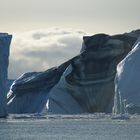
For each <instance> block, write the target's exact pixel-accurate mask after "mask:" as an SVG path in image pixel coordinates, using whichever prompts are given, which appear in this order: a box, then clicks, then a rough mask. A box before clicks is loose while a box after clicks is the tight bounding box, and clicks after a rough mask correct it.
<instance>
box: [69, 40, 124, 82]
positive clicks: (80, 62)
mask: <svg viewBox="0 0 140 140" xmlns="http://www.w3.org/2000/svg"><path fill="white" fill-rule="evenodd" d="M125 45H126V44H124V42H123V41H120V40H117V39H108V40H107V41H106V42H105V43H104V44H103V45H102V46H98V47H97V48H92V47H91V48H89V49H87V50H85V51H83V52H82V53H81V55H80V56H79V57H78V58H76V59H75V60H74V62H73V72H72V75H71V76H72V77H73V78H74V79H77V80H100V79H106V78H108V77H111V76H113V75H115V73H116V65H117V64H118V62H119V61H120V60H121V59H122V58H123V56H124V54H125ZM82 48H86V46H85V43H84V42H83V46H82ZM73 78H72V79H73Z"/></svg>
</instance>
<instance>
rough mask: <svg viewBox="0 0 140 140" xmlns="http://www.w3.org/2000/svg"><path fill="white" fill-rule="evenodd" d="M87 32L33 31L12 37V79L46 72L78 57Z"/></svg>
mask: <svg viewBox="0 0 140 140" xmlns="http://www.w3.org/2000/svg"><path fill="white" fill-rule="evenodd" d="M83 35H85V32H84V31H81V30H73V29H62V28H49V29H44V30H43V29H42V30H34V31H29V32H24V33H17V34H14V35H13V40H12V44H11V53H10V63H9V78H17V77H18V76H20V75H21V74H23V73H25V72H31V71H43V70H46V69H48V68H50V67H53V66H57V65H59V64H61V63H63V62H65V61H67V60H68V59H70V58H72V57H74V56H76V55H77V54H78V53H79V51H80V49H81V44H82V37H83Z"/></svg>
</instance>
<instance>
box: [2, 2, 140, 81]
mask: <svg viewBox="0 0 140 140" xmlns="http://www.w3.org/2000/svg"><path fill="white" fill-rule="evenodd" d="M139 5H140V0H69V1H68V0H0V32H8V33H10V34H12V35H13V39H12V43H11V49H10V59H9V60H10V63H9V78H12V79H15V78H17V77H19V76H20V75H21V74H22V73H25V72H30V71H43V70H46V69H48V68H50V67H52V66H56V65H59V64H61V63H63V62H65V61H66V60H68V59H70V58H71V57H74V56H75V55H77V54H78V53H79V51H80V48H81V44H82V37H83V35H87V34H91V35H92V34H96V33H107V34H117V33H124V32H130V31H131V30H135V29H138V28H140V16H139V13H140V8H139ZM15 68H16V69H15Z"/></svg>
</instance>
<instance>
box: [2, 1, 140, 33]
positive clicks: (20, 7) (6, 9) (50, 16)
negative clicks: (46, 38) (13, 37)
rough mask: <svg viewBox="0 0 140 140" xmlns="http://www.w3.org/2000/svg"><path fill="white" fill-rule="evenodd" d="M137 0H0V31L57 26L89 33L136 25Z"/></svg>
mask: <svg viewBox="0 0 140 140" xmlns="http://www.w3.org/2000/svg"><path fill="white" fill-rule="evenodd" d="M139 5H140V1H139V0H0V21H1V23H0V25H1V26H0V31H1V32H2V31H3V32H11V33H15V32H21V31H28V30H34V29H40V28H50V27H54V26H59V27H62V28H74V29H83V30H85V31H86V32H89V33H97V32H107V33H110V34H114V33H120V32H126V31H130V30H133V29H137V28H139V25H140V18H139V13H140V8H139Z"/></svg>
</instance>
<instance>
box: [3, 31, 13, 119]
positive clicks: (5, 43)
mask: <svg viewBox="0 0 140 140" xmlns="http://www.w3.org/2000/svg"><path fill="white" fill-rule="evenodd" d="M11 38H12V35H8V34H7V33H0V117H5V116H6V115H7V110H6V102H7V100H6V82H7V70H8V64H9V47H10V43H11Z"/></svg>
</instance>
